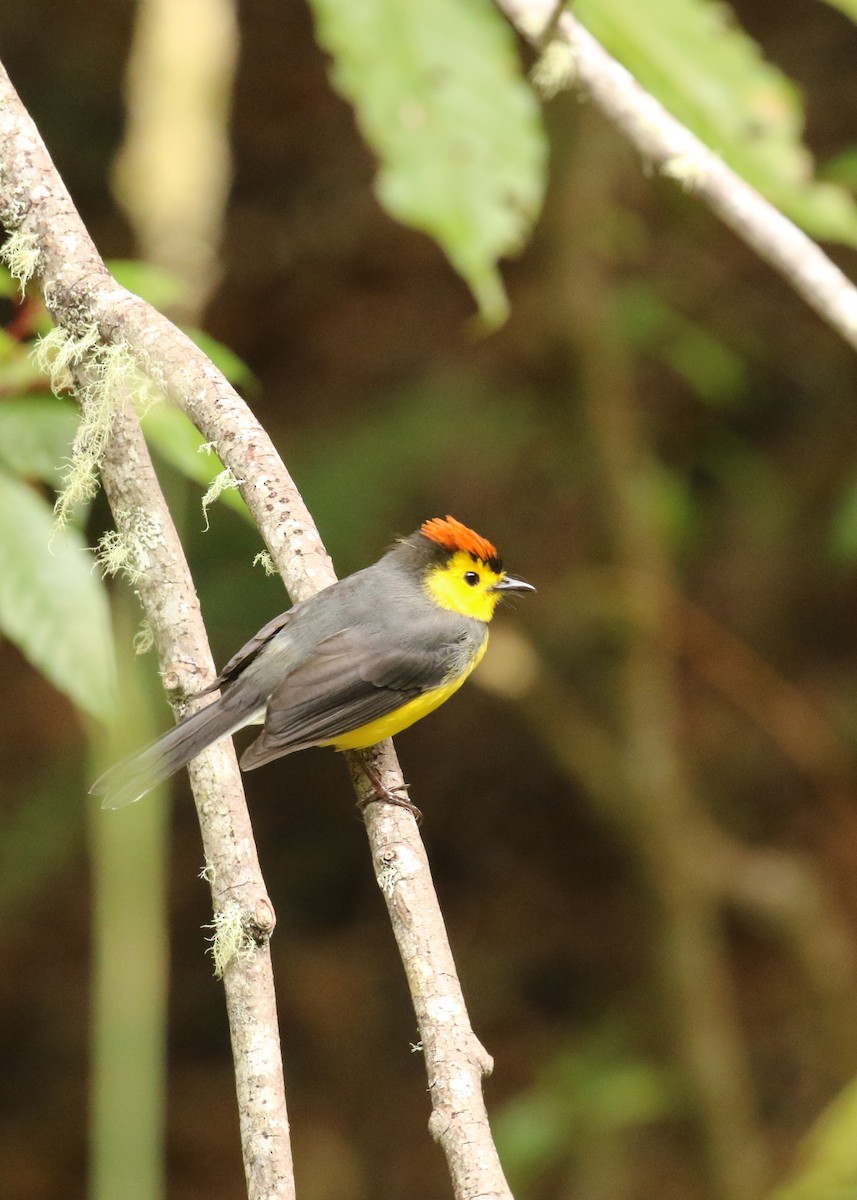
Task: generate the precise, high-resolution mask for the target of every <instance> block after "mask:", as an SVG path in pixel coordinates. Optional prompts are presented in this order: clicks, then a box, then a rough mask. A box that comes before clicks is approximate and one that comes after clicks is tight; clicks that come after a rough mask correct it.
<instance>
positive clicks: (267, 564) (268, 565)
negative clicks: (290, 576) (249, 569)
mask: <svg viewBox="0 0 857 1200" xmlns="http://www.w3.org/2000/svg"><path fill="white" fill-rule="evenodd" d="M253 566H254V567H259V566H261V568H262V570H263V571H264V572H265V574H266V575H276V573H277V568H276V567H275V566H274V560H273V559H272V558H271V555H270V553H269V552H268V551H267V550H260V551H259V553H258V554H257V555H256V557H255V558H254V559H253Z"/></svg>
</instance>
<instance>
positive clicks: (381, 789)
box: [357, 760, 423, 825]
mask: <svg viewBox="0 0 857 1200" xmlns="http://www.w3.org/2000/svg"><path fill="white" fill-rule="evenodd" d="M360 766H361V768H362V770H363V773H364V775H365V776H366V778H367V779H368V780H369V782H370V783H371V784H372V790H373V792H374V793H375V794H374V796H361V798H360V799H359V800H358V801H357V807H358V809H359V810H360V812H361V813H362V812H363V811H364V810H365V808H366V806H367V805H369V804H375V803H377V802H378V801H379V800H383V801H384V802H385V803H386V804H394V805H395V806H396V808H404V809H405V811H406V812H409V813H410V814H411V816H412V817H413V818H414V820H415V821H416V823H417V824H418V825H420V824H422V819H423V814H422V813H421V812H420V810H419V809H418V808H417V806H416V804H413V803H412V802H411V801H410V800H409V799H408V796H407V792H408V791H409V785H408V784H407V783H404V782H403V783H400V784H399V785H398V786H397V787H396V788H388V787H387V785H386V784H385V783H383V782H382V780H381V777H380V776H379V775H378V774H377V772H376V771H374V770H373V769H372V768H371V767H370V766H369V764H368V763H366V762H363V761H362V760H361V762H360ZM401 792H404V793H405V795H404V796H403V795H401V794H400V793H401Z"/></svg>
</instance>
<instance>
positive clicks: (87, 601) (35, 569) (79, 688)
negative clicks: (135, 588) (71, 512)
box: [0, 471, 115, 721]
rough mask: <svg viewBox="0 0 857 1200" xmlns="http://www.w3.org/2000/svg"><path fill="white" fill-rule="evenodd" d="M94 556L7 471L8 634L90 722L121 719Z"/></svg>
mask: <svg viewBox="0 0 857 1200" xmlns="http://www.w3.org/2000/svg"><path fill="white" fill-rule="evenodd" d="M93 568H94V563H93V558H92V554H91V553H90V551H89V550H88V549H87V547H86V545H85V543H84V541H83V538H82V536H81V534H80V533H79V532H78V531H77V530H74V529H65V530H61V531H58V530H56V529H55V528H54V520H53V512H52V510H51V507H50V505H49V504H48V503H47V502H46V501H45V500H44V499H43V498H42V497H41V496H40V495H39V494H38V493H37V492H36V491H34V490H33V488H31V487H28V486H27V485H26V484H24V483H21V482H20V481H19V480H17V479H13V478H12V476H10V475H7V474H5V473H4V472H2V471H0V632H2V633H4V634H5V635H6V636H7V637H8V638H9V639H10V641H13V642H14V643H15V645H16V646H18V648H19V649H20V651H21V652H22V654H24V655H25V656H26V657H27V658H28V659H29V661H30V662H31V663H32V664H33V666H34V667H36V668H37V669H38V670H39V671H41V672H42V674H43V675H44V676H45V677H46V678H47V679H49V680H50V681H51V683H53V684H54V686H55V687H57V688H58V689H59V690H60V691H61V692H63V693H64V694H65V695H66V696H68V698H69V699H70V700H71V701H72V702H73V703H74V704H76V705H77V706H78V707H79V708H82V709H83V710H84V711H85V712H87V713H89V714H90V715H92V716H94V717H97V718H98V719H99V720H102V721H107V720H109V719H110V718H111V717H112V716H113V715H114V713H115V702H114V701H115V696H114V678H115V676H114V660H113V634H112V630H111V626H110V612H109V608H108V604H107V595H106V592H105V589H104V587H103V585H102V583H101V580H100V578H99V576H98V574H97V572H96V571H95V570H94V569H93Z"/></svg>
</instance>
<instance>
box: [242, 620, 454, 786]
mask: <svg viewBox="0 0 857 1200" xmlns="http://www.w3.org/2000/svg"><path fill="white" fill-rule="evenodd" d="M447 673H448V666H447V664H446V663H445V661H444V656H443V655H442V654H438V650H437V646H436V645H435V646H427V647H426V648H424V649H420V648H419V647H417V648H415V647H414V646H413V645H412V646H411V647H410V648H409V649H407V650H406V651H404V652H403V651H401V650H398V651H397V650H395V649H390V648H389V647H388V646H387V645H386V644H385V638H384V637H383V634H381V633H380V632H379V633H378V634H377V635H376V636H374V637H367V635H366V633H365V632H361V633H359V634H357V633H355V631H354V630H352V629H342V630H340V631H339V632H338V633H335V634H333V635H332V636H331V637H329V638H327V639H326V640H325V641H324V642H322V643H321V645H320V646H319V647H318V648H317V649H316V651H315V652H314V653H313V655H312V656H311V657H310V658H308V659H306V660H305V661H304V662H302V663H300V664H299V665H298V666H297V667H295V668H294V670H292V671H291V672H290V673H289V675H288V678H286V679H284V680H283V682H282V683H281V684H280V685H279V686H278V687H277V688H276V690H275V691H274V692H273V693H272V694H271V697H270V699H269V701H268V713H267V716H266V718H265V728H264V730H263V731H262V733H261V734H260V735H259V737H258V738H257V739H256V741H255V742H253V744H252V745H251V746H249V747H248V749H247V750H245V751H244V754H243V755H242V757H241V766H242V768H243V769H244V770H245V771H246V770H251V769H252V768H253V767H260V766H262V764H263V763H266V762H270V761H271V759H274V758H280V757H281V756H282V755H284V754H291V753H292V752H293V751H295V750H303V749H305V748H306V747H308V746H317V745H318V744H319V742H328V741H333V740H335V739H336V738H337V737H340V736H341V735H342V734H344V733H348V732H350V731H351V730H353V729H358V728H359V727H360V726H361V725H365V724H367V723H368V722H369V721H375V720H377V719H378V718H379V717H383V716H386V715H387V714H389V713H392V712H395V711H396V709H398V708H400V707H401V706H402V705H403V704H406V703H407V702H408V701H409V700H414V699H416V697H417V696H419V695H421V694H422V693H423V692H425V691H429V690H430V689H431V688H435V687H439V686H440V684H441V683H443V681H444V679H445V677H446V675H447Z"/></svg>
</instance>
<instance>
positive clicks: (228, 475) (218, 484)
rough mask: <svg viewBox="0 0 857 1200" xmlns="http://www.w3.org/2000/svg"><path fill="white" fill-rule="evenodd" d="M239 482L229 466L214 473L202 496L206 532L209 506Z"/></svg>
mask: <svg viewBox="0 0 857 1200" xmlns="http://www.w3.org/2000/svg"><path fill="white" fill-rule="evenodd" d="M209 444H210V443H209ZM201 448H202V447H200V449H201ZM240 482H241V481H240V480H238V479H236V478H235V476H234V475H233V473H232V468H231V467H227V468H226V469H225V470H224V471H221V472H220V474H219V475H215V477H214V479H212V481H211V483H210V485H209V488H208V491H207V492H206V493H205V495H204V496H203V498H202V515H203V516H204V517H205V532H206V533H208V530H209V529H210V528H211V524H210V522H209V520H208V509H209V507H210V506H211V505H212V504H214V502H215V500H217V499H218V498H219V497H220V496H221V495H222V494H223V493H224V492H225V491H226V490H227V489H229V488H237V487H238V484H239V483H240Z"/></svg>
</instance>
